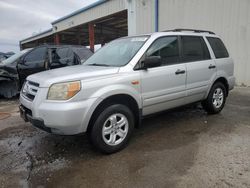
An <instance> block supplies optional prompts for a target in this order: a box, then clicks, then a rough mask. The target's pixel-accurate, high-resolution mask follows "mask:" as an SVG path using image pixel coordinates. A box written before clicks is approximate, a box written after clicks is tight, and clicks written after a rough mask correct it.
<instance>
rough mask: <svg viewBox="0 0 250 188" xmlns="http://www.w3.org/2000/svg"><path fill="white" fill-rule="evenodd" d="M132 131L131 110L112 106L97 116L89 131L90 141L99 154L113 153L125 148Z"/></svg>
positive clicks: (125, 107)
mask: <svg viewBox="0 0 250 188" xmlns="http://www.w3.org/2000/svg"><path fill="white" fill-rule="evenodd" d="M133 129H134V116H133V114H132V112H131V110H130V109H129V108H128V107H127V106H125V105H122V104H114V105H111V106H108V107H107V108H105V109H104V110H103V111H102V112H101V113H100V114H99V116H98V117H97V119H96V120H95V122H94V124H93V127H92V129H91V131H90V139H91V142H92V143H93V145H94V146H95V147H96V148H97V149H98V150H100V151H101V152H103V153H114V152H117V151H119V150H121V149H123V148H124V147H126V145H127V144H128V141H129V138H130V136H131V134H132V132H133Z"/></svg>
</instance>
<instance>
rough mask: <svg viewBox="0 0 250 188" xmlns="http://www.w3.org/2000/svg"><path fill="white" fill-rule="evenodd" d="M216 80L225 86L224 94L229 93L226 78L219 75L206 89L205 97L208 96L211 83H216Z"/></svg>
mask: <svg viewBox="0 0 250 188" xmlns="http://www.w3.org/2000/svg"><path fill="white" fill-rule="evenodd" d="M217 82H221V83H222V84H223V85H224V86H225V88H226V96H228V93H229V84H228V81H227V79H226V78H225V77H222V76H221V77H218V78H216V79H215V80H214V82H213V84H211V86H210V88H209V90H208V92H207V95H206V97H207V96H208V94H209V92H210V90H211V88H212V87H213V85H214V84H215V83H217Z"/></svg>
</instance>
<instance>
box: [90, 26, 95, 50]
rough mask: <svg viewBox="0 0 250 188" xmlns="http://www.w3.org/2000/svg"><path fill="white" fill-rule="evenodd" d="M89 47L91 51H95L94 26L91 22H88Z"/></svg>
mask: <svg viewBox="0 0 250 188" xmlns="http://www.w3.org/2000/svg"><path fill="white" fill-rule="evenodd" d="M89 47H90V50H91V51H92V52H94V51H95V28H94V24H93V23H89Z"/></svg>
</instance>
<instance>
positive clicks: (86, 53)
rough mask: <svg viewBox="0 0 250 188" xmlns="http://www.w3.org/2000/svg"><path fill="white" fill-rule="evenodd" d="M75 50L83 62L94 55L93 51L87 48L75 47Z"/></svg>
mask: <svg viewBox="0 0 250 188" xmlns="http://www.w3.org/2000/svg"><path fill="white" fill-rule="evenodd" d="M73 51H74V52H75V53H76V54H77V55H78V57H79V58H80V60H81V63H83V62H85V61H86V60H87V59H88V58H89V57H90V56H92V55H93V52H91V51H90V50H89V49H87V48H73Z"/></svg>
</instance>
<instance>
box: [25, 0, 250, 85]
mask: <svg viewBox="0 0 250 188" xmlns="http://www.w3.org/2000/svg"><path fill="white" fill-rule="evenodd" d="M249 10H250V1H249V0H100V1H98V2H96V3H94V4H92V5H90V6H88V7H85V8H82V9H80V10H78V11H75V12H73V13H72V14H70V15H67V16H65V17H62V18H60V19H58V20H56V21H54V22H52V23H51V24H52V28H51V29H50V30H47V31H45V32H43V33H40V34H38V35H36V36H32V37H29V38H27V39H24V40H21V41H20V47H21V48H27V47H33V46H37V45H39V44H43V43H56V44H60V43H61V44H65V43H66V44H80V45H90V47H91V48H92V49H93V48H94V44H104V43H106V42H109V41H110V40H113V39H115V38H118V37H122V36H126V35H135V34H143V33H150V32H154V31H164V30H169V29H174V28H192V29H201V30H211V31H213V32H215V33H216V34H217V35H219V36H221V38H222V39H223V40H224V42H225V43H226V46H227V47H228V49H229V51H230V54H231V55H232V57H233V58H234V60H235V76H236V79H237V84H239V85H247V86H250V11H249Z"/></svg>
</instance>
